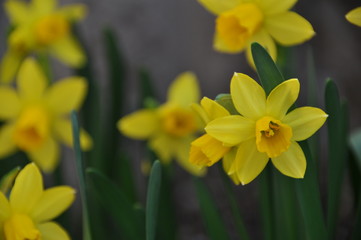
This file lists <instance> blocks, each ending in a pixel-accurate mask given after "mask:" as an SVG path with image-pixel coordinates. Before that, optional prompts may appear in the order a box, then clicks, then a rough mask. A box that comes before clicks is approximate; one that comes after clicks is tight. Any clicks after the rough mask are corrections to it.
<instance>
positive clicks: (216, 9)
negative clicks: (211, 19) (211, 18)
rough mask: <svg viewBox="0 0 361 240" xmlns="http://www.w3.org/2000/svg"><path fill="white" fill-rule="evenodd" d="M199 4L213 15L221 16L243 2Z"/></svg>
mask: <svg viewBox="0 0 361 240" xmlns="http://www.w3.org/2000/svg"><path fill="white" fill-rule="evenodd" d="M198 2H199V3H200V4H201V5H203V7H205V8H206V9H207V10H208V11H210V12H211V13H213V14H215V15H219V14H220V13H222V12H225V11H228V10H230V9H232V8H234V7H236V6H237V5H239V4H241V3H242V2H243V0H227V1H220V0H198Z"/></svg>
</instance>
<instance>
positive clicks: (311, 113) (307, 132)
mask: <svg viewBox="0 0 361 240" xmlns="http://www.w3.org/2000/svg"><path fill="white" fill-rule="evenodd" d="M327 117H328V115H327V114H326V113H325V112H324V111H322V110H321V109H319V108H314V107H301V108H296V109H295V110H293V111H292V112H290V113H289V114H287V115H286V116H285V117H284V119H283V120H282V121H283V122H284V123H285V124H287V125H288V126H290V127H291V128H292V132H293V136H292V140H294V141H302V140H305V139H307V138H309V137H311V136H312V135H313V134H314V133H315V132H316V131H317V130H318V129H319V128H320V127H322V125H323V124H324V123H325V121H326V118H327Z"/></svg>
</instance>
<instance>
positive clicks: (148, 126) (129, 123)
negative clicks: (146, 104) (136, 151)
mask: <svg viewBox="0 0 361 240" xmlns="http://www.w3.org/2000/svg"><path fill="white" fill-rule="evenodd" d="M198 101H199V87H198V83H197V78H196V76H195V75H194V74H193V73H191V72H186V73H183V74H181V75H179V76H178V77H177V78H176V79H175V80H174V82H173V83H172V85H171V86H170V87H169V89H168V99H167V102H166V103H164V104H162V105H161V106H159V107H158V108H156V109H142V110H139V111H136V112H134V113H132V114H129V115H127V116H125V117H123V118H121V119H120V120H119V122H118V124H117V127H118V129H119V130H120V132H121V133H123V134H124V135H126V136H128V137H130V138H133V139H138V140H148V143H149V146H150V147H151V149H152V150H153V151H154V152H155V153H156V154H157V156H158V157H159V159H160V161H161V162H162V163H164V164H167V163H169V162H170V161H171V160H172V159H176V160H177V161H178V163H179V165H180V166H182V167H183V168H184V169H186V170H187V171H188V172H190V173H192V174H194V175H203V174H204V169H202V168H200V167H197V166H195V165H193V164H191V163H190V162H189V161H188V158H189V150H190V144H191V142H192V141H193V140H194V139H195V138H196V136H195V134H196V133H197V131H198V130H199V127H200V126H199V122H198V117H197V115H196V113H195V112H193V111H192V109H191V104H192V103H196V102H198Z"/></svg>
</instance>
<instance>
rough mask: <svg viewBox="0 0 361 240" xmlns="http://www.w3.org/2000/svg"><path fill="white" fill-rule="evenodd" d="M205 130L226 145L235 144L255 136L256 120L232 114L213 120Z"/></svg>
mask: <svg viewBox="0 0 361 240" xmlns="http://www.w3.org/2000/svg"><path fill="white" fill-rule="evenodd" d="M205 130H206V132H207V133H208V134H209V135H210V136H212V137H214V138H215V139H217V140H219V141H221V142H222V143H223V144H224V145H225V146H235V145H238V144H239V143H241V142H243V141H246V140H248V139H250V138H253V137H255V122H254V121H253V120H252V119H249V118H245V117H242V116H235V115H232V116H227V117H223V118H217V119H215V120H213V121H211V122H210V123H208V124H207V126H206V127H205Z"/></svg>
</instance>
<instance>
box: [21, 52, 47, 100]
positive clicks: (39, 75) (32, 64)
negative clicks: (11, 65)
mask: <svg viewBox="0 0 361 240" xmlns="http://www.w3.org/2000/svg"><path fill="white" fill-rule="evenodd" d="M17 85H18V89H19V90H18V91H19V96H20V97H21V98H22V99H24V100H26V101H28V100H30V101H33V100H39V99H41V98H42V97H43V94H44V90H45V88H46V86H47V80H46V78H45V75H44V73H43V71H42V70H41V68H40V66H39V64H38V63H37V62H36V61H35V60H34V59H33V58H27V59H25V61H24V63H23V64H22V65H21V67H20V69H19V74H18V78H17Z"/></svg>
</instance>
